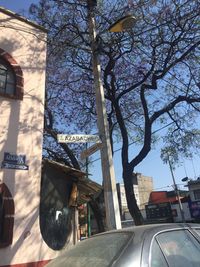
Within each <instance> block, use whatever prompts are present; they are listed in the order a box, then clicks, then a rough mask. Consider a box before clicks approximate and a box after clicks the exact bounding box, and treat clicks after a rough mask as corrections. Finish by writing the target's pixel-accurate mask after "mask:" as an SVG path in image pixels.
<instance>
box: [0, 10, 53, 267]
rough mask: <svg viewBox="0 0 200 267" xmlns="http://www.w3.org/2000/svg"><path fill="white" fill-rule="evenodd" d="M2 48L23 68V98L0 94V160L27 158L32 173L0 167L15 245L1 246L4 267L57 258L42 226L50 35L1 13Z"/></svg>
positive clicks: (1, 261)
mask: <svg viewBox="0 0 200 267" xmlns="http://www.w3.org/2000/svg"><path fill="white" fill-rule="evenodd" d="M0 26H1V31H0V48H1V49H3V50H4V51H6V52H7V53H9V54H10V55H11V56H12V57H13V58H14V59H15V60H16V62H17V63H18V65H19V66H20V67H21V69H22V72H23V77H24V96H23V100H15V99H9V98H5V97H2V96H0V117H1V123H0V133H1V134H0V162H1V163H2V162H3V160H4V153H5V152H8V153H11V154H14V155H25V156H26V164H27V165H28V166H29V169H28V170H14V169H3V168H1V169H0V183H5V184H6V185H7V187H8V188H9V190H10V192H11V194H12V196H13V198H14V202H15V215H14V216H15V217H14V236H13V243H12V245H11V246H9V247H6V248H0V266H4V265H12V264H21V263H27V262H36V261H40V260H45V259H49V258H53V257H55V252H54V251H52V250H50V249H49V248H48V247H47V245H46V244H45V243H44V242H43V240H42V237H41V234H40V228H39V194H40V176H41V159H42V136H43V115H44V90H45V68H46V32H45V31H44V30H41V29H40V28H39V27H37V26H35V25H33V24H31V23H29V22H26V21H25V20H23V19H18V18H17V17H15V16H13V15H12V14H10V13H9V12H4V11H2V10H1V9H0Z"/></svg>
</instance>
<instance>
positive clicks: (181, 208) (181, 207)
mask: <svg viewBox="0 0 200 267" xmlns="http://www.w3.org/2000/svg"><path fill="white" fill-rule="evenodd" d="M168 163H169V168H170V172H171V175H172V180H173V184H174V191H175V193H176V196H177V199H178V204H179V210H180V214H181V219H182V222H185V216H184V211H183V206H182V203H181V200H180V195H179V190H178V187H177V184H176V181H175V177H174V173H173V168H172V164H171V161H170V159H169V155H168Z"/></svg>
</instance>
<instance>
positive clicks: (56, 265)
mask: <svg viewBox="0 0 200 267" xmlns="http://www.w3.org/2000/svg"><path fill="white" fill-rule="evenodd" d="M131 236H132V234H131V233H110V234H105V235H99V236H95V237H92V238H89V239H87V240H84V241H81V242H80V243H78V244H77V245H76V246H75V247H73V248H72V249H70V250H68V251H66V252H65V253H63V254H62V255H61V256H59V257H58V258H57V259H55V260H53V261H52V262H50V263H49V264H48V267H84V266H87V267H94V266H95V267H108V266H111V264H112V263H113V261H114V260H115V259H116V258H117V257H118V256H119V254H120V252H121V250H122V248H123V247H124V246H125V245H126V244H127V243H128V241H129V240H130V238H131Z"/></svg>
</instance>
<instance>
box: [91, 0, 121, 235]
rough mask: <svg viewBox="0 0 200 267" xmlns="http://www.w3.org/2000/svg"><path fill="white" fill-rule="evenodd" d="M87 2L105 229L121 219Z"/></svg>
mask: <svg viewBox="0 0 200 267" xmlns="http://www.w3.org/2000/svg"><path fill="white" fill-rule="evenodd" d="M87 4H88V20H89V31H90V38H91V46H92V60H93V74H94V85H95V94H96V110H97V126H98V130H99V135H100V138H101V140H102V148H101V166H102V174H103V188H104V203H105V210H106V227H107V230H111V229H121V219H120V212H119V203H118V197H117V190H116V181H115V173H114V166H113V160H112V152H111V145H110V137H109V129H108V122H107V114H106V107H105V97H104V89H103V85H102V81H101V68H100V63H99V58H98V52H97V48H98V47H97V42H96V36H97V34H96V27H95V14H94V9H95V5H96V1H95V0H93V1H92V0H87Z"/></svg>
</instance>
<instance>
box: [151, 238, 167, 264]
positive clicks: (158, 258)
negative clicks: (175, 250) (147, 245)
mask: <svg viewBox="0 0 200 267" xmlns="http://www.w3.org/2000/svg"><path fill="white" fill-rule="evenodd" d="M150 266H151V267H168V265H167V262H166V260H165V257H164V255H163V253H162V251H161V249H160V247H159V245H158V243H157V241H156V240H154V241H153V244H152V247H151V256H150Z"/></svg>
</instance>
